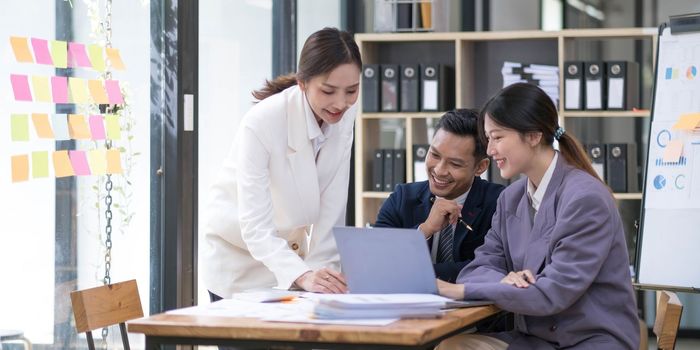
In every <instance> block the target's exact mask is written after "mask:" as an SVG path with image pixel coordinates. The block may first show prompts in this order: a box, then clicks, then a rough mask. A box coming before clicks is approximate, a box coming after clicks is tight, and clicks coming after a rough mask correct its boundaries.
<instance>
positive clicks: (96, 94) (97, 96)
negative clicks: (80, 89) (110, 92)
mask: <svg viewBox="0 0 700 350" xmlns="http://www.w3.org/2000/svg"><path fill="white" fill-rule="evenodd" d="M88 90H90V96H92V100H93V101H94V102H95V103H98V104H108V103H109V98H107V92H106V91H105V88H104V86H102V81H100V80H88Z"/></svg>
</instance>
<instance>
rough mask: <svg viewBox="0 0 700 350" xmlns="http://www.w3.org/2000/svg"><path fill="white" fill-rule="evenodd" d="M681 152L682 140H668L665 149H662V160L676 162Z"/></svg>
mask: <svg viewBox="0 0 700 350" xmlns="http://www.w3.org/2000/svg"><path fill="white" fill-rule="evenodd" d="M681 153H683V141H681V140H671V141H668V144H666V149H664V162H669V163H678V160H679V159H680V158H681Z"/></svg>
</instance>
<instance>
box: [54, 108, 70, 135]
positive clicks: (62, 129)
mask: <svg viewBox="0 0 700 350" xmlns="http://www.w3.org/2000/svg"><path fill="white" fill-rule="evenodd" d="M51 121H52V124H53V134H54V137H55V138H56V141H64V140H70V133H68V116H67V115H65V114H54V115H53V116H52V118H51Z"/></svg>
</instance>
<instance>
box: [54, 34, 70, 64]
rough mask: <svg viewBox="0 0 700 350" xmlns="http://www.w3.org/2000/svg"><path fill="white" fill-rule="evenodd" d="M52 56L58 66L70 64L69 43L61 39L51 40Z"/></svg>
mask: <svg viewBox="0 0 700 350" xmlns="http://www.w3.org/2000/svg"><path fill="white" fill-rule="evenodd" d="M51 58H53V65H54V66H55V67H56V68H66V67H67V66H68V43H66V42H65V41H60V40H53V41H51Z"/></svg>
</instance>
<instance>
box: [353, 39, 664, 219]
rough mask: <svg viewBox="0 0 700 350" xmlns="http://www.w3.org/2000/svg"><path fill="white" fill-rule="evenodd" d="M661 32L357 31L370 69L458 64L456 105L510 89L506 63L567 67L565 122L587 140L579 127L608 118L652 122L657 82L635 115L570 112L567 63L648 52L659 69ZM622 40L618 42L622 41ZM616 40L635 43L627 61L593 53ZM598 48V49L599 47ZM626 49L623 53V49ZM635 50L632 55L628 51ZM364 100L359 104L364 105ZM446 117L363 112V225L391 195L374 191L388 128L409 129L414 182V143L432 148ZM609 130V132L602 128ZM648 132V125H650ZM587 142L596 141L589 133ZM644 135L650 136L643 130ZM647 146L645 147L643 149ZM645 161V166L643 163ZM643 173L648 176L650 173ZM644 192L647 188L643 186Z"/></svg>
mask: <svg viewBox="0 0 700 350" xmlns="http://www.w3.org/2000/svg"><path fill="white" fill-rule="evenodd" d="M656 36H657V28H617V29H566V30H561V31H504V32H458V33H435V32H431V33H363V34H356V35H355V40H356V41H357V43H358V45H359V48H360V52H361V54H362V58H363V61H364V62H365V63H368V64H373V63H379V64H381V63H383V64H414V63H439V64H446V65H451V66H452V67H454V71H455V90H454V93H455V106H456V107H457V108H476V109H478V108H480V107H481V106H482V104H483V103H484V102H486V100H487V99H488V97H489V96H491V95H492V94H494V93H495V92H497V91H498V90H500V89H501V88H502V80H501V72H500V71H501V66H502V64H503V61H506V60H507V61H517V62H526V63H540V64H549V65H557V66H558V67H559V96H560V99H559V105H558V107H559V111H560V124H561V125H563V126H564V127H565V128H567V130H571V131H572V132H573V133H574V134H576V135H577V136H579V134H578V133H577V131H578V130H577V129H586V128H588V127H590V126H591V125H593V124H596V123H598V122H600V121H601V120H612V121H616V122H617V121H620V122H623V123H624V122H627V121H632V122H634V123H640V122H637V121H638V120H642V121H641V123H642V124H644V123H646V125H648V124H649V123H648V121H649V115H650V112H649V110H650V96H651V92H650V87H649V86H650V85H651V80H652V78H649V77H650V76H652V74H653V72H651V73H649V74H648V76H647V75H645V74H644V73H642V75H641V77H640V79H641V80H642V81H643V82H644V83H645V84H647V88H646V90H648V91H645V90H644V89H642V95H643V97H645V98H643V104H642V106H641V107H642V109H641V110H634V111H606V110H603V111H569V110H564V108H563V106H564V101H563V98H564V91H563V89H564V88H563V86H564V84H563V71H564V70H563V66H564V62H565V61H567V60H593V59H605V60H612V59H622V60H625V59H626V60H630V61H633V60H636V59H635V56H633V55H634V54H635V52H636V53H639V52H640V50H644V53H645V54H648V55H647V56H648V57H649V60H648V62H640V66H641V67H642V71H643V72H645V71H647V72H648V71H653V68H654V60H655V56H654V55H653V54H652V53H653V52H656ZM618 42H619V43H622V44H621V45H618V44H617V43H618ZM606 43H613V44H614V45H617V46H623V47H626V46H630V47H632V49H630V50H626V53H625V56H624V57H613V58H608V57H595V56H592V54H591V53H590V52H594V51H596V50H595V49H596V48H599V47H601V46H604V45H606ZM591 48H593V49H591ZM618 51H619V50H618ZM627 51H630V52H627ZM361 99H362V96H360V101H358V103H359V104H360V106H361V105H362V101H361ZM442 114H443V112H385V113H382V112H380V113H362V111H360V113H359V115H358V117H357V121H356V125H355V194H354V195H355V224H356V225H357V226H362V225H365V224H367V223H374V221H375V219H376V215H377V213H378V212H379V208H380V207H381V205H382V202H383V201H384V200H385V199H386V198H387V197H389V195H390V192H374V191H371V186H370V185H371V179H372V171H371V169H372V154H373V152H374V150H375V149H377V148H380V144H381V140H380V138H381V137H380V136H381V135H380V134H381V132H380V129H381V124H382V123H384V122H386V121H392V120H393V121H394V122H395V123H398V125H400V127H401V128H402V134H403V135H404V136H403V137H402V140H403V145H402V147H403V148H405V149H406V157H405V161H406V181H407V182H412V181H413V179H414V174H413V152H412V147H413V145H414V144H427V143H428V141H429V140H428V139H427V134H426V133H425V129H426V120H430V119H432V120H437V119H438V118H440V116H442ZM601 128H602V127H601ZM642 128H643V127H642ZM582 134H584V137H579V139H580V140H581V141H582V142H594V140H591V139H587V138H590V135H588V134H590V132H589V133H587V132H586V130H583V132H582ZM637 134H639V135H637V136H640V135H641V136H642V137H643V138H646V135H645V134H644V133H643V132H637ZM640 148H641V147H640ZM640 164H643V163H640ZM642 173H643V172H642ZM640 188H641V187H640ZM615 198H616V199H618V200H640V199H641V198H642V196H641V193H615Z"/></svg>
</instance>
